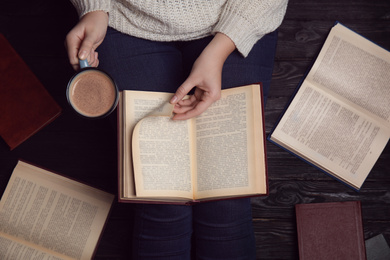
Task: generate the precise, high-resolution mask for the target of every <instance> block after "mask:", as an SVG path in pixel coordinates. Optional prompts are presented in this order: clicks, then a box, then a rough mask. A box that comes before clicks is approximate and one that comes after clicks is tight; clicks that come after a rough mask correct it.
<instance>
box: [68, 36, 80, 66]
mask: <svg viewBox="0 0 390 260" xmlns="http://www.w3.org/2000/svg"><path fill="white" fill-rule="evenodd" d="M80 44H81V39H80V38H79V37H77V35H76V34H74V33H73V32H72V31H71V32H69V34H68V35H67V36H66V39H65V48H66V50H67V53H68V58H69V63H70V64H71V65H72V67H73V69H75V70H77V69H78V68H79V59H78V57H77V55H78V52H79V46H80Z"/></svg>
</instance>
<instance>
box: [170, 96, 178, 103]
mask: <svg viewBox="0 0 390 260" xmlns="http://www.w3.org/2000/svg"><path fill="white" fill-rule="evenodd" d="M176 101H177V97H176V96H173V97H172V98H171V101H170V103H171V104H173V103H175V102H176Z"/></svg>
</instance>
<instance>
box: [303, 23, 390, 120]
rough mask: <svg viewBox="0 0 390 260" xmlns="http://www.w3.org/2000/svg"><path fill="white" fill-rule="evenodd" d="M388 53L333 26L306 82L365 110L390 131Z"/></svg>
mask: <svg viewBox="0 0 390 260" xmlns="http://www.w3.org/2000/svg"><path fill="white" fill-rule="evenodd" d="M389 71H390V52H389V51H387V50H385V49H383V48H381V47H379V46H378V45H376V44H374V43H373V42H371V41H369V40H367V39H365V38H363V37H362V36H360V35H358V34H356V33H355V32H353V31H351V30H349V29H348V28H346V27H344V26H343V25H341V24H337V25H335V26H334V27H333V28H332V30H331V32H330V34H329V36H328V38H327V40H326V42H325V44H324V46H323V48H322V50H321V52H320V54H319V56H318V58H317V59H316V62H315V64H314V65H313V67H312V69H311V70H310V73H309V74H308V76H307V78H306V81H310V82H311V84H315V85H317V86H319V87H322V88H324V89H326V90H327V91H331V92H333V93H334V94H335V95H336V96H340V98H342V99H343V100H344V102H349V103H350V104H351V105H356V107H357V108H358V109H364V110H366V111H368V113H372V116H374V117H377V120H378V121H382V123H383V124H384V125H387V127H389V128H390V102H389V100H390V91H389V89H390V87H389V82H390V73H389Z"/></svg>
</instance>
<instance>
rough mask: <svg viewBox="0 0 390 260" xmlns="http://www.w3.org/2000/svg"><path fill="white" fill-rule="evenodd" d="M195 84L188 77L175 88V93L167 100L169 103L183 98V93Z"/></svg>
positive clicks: (186, 92)
mask: <svg viewBox="0 0 390 260" xmlns="http://www.w3.org/2000/svg"><path fill="white" fill-rule="evenodd" d="M195 86H196V84H195V83H194V82H193V81H192V80H190V79H189V78H188V79H187V80H186V81H184V82H183V84H181V86H180V87H179V88H178V89H177V90H176V93H175V95H174V96H173V97H172V98H171V100H170V101H169V102H170V103H171V104H176V103H177V102H179V101H180V100H182V99H183V98H184V96H185V95H187V94H188V92H190V91H191V89H193V88H194V87H195Z"/></svg>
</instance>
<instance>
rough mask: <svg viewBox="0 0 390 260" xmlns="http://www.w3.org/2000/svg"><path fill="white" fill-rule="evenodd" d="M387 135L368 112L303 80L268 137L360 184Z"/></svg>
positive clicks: (357, 184)
mask: <svg viewBox="0 0 390 260" xmlns="http://www.w3.org/2000/svg"><path fill="white" fill-rule="evenodd" d="M389 136H390V132H389V131H388V129H387V128H386V127H384V126H382V125H380V124H378V123H377V121H375V120H373V119H372V118H371V117H370V116H367V115H365V114H364V113H362V112H361V111H360V110H357V109H355V107H353V106H349V105H346V104H343V103H342V102H340V101H338V100H337V99H334V98H333V97H332V95H330V94H329V93H327V92H325V91H322V90H321V89H318V88H315V87H314V86H312V85H310V84H309V83H308V82H304V83H303V84H302V86H301V87H300V89H299V91H298V93H297V94H296V96H295V98H294V100H293V101H292V102H291V104H290V105H289V108H288V109H287V111H286V113H285V114H284V116H283V118H282V119H281V121H280V122H279V124H278V126H277V127H276V128H275V130H274V132H273V133H272V137H271V139H272V140H273V141H275V142H277V143H279V144H281V145H283V146H285V147H286V148H287V149H290V150H293V151H294V152H295V153H297V154H298V155H300V156H301V157H303V158H304V159H306V160H308V161H309V162H311V163H313V164H315V165H317V166H318V167H320V168H322V169H324V170H325V171H327V172H328V173H330V174H332V175H334V173H337V175H338V176H339V177H341V178H342V179H344V181H346V182H348V183H349V184H350V185H352V186H354V187H360V186H361V185H362V183H363V182H364V180H365V179H366V177H367V175H368V173H369V171H370V170H371V168H372V167H373V165H374V164H375V162H376V160H377V159H378V157H379V156H380V154H381V152H382V151H383V149H384V147H385V146H386V143H387V141H388V139H389Z"/></svg>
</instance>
